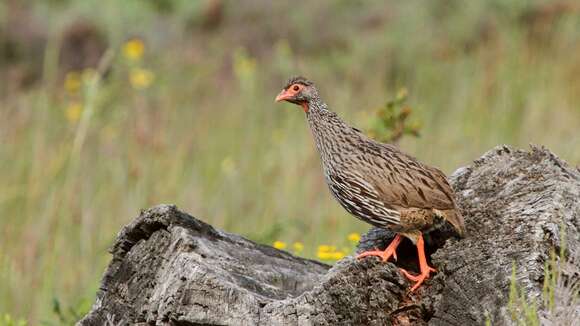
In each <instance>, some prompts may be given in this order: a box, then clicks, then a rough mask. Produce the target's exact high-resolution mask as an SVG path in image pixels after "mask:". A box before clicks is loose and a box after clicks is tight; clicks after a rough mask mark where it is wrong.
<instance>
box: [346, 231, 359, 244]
mask: <svg viewBox="0 0 580 326" xmlns="http://www.w3.org/2000/svg"><path fill="white" fill-rule="evenodd" d="M347 238H348V241H351V242H359V241H360V234H358V233H356V232H353V233H351V234H349V235H348V237H347Z"/></svg>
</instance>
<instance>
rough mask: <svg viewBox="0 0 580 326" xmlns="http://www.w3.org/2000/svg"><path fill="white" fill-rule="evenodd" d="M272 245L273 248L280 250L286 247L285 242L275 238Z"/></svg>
mask: <svg viewBox="0 0 580 326" xmlns="http://www.w3.org/2000/svg"><path fill="white" fill-rule="evenodd" d="M272 246H273V247H274V248H276V249H280V250H282V249H285V248H286V242H283V241H279V240H276V241H274V243H273V244H272Z"/></svg>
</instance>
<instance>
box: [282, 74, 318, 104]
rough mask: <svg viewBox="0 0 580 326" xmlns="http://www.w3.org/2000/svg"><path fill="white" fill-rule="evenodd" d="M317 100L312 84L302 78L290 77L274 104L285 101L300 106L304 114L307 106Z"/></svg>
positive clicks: (316, 92)
mask: <svg viewBox="0 0 580 326" xmlns="http://www.w3.org/2000/svg"><path fill="white" fill-rule="evenodd" d="M316 100H318V91H317V90H316V87H315V86H314V83H313V82H311V81H310V80H308V79H306V78H304V77H300V76H298V77H292V78H290V79H288V82H286V86H284V88H283V89H282V91H281V92H280V94H278V96H276V102H280V101H287V102H290V103H294V104H296V105H300V106H301V107H302V108H303V109H304V112H307V111H308V105H309V104H310V103H312V102H313V101H316Z"/></svg>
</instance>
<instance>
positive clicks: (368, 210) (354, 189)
mask: <svg viewBox="0 0 580 326" xmlns="http://www.w3.org/2000/svg"><path fill="white" fill-rule="evenodd" d="M275 101H276V102H281V101H286V102H289V103H292V104H296V105H298V106H300V107H301V108H302V109H303V110H304V113H305V114H306V120H307V121H308V125H309V127H310V131H311V133H312V136H313V138H314V143H315V145H316V148H317V150H318V153H319V154H320V159H321V162H322V169H323V172H324V178H325V181H326V183H327V185H328V188H329V189H330V192H331V193H332V195H333V197H334V198H335V199H336V200H337V201H338V203H339V204H340V205H341V206H342V207H343V208H344V209H345V210H346V211H347V212H349V213H350V214H351V215H353V216H354V217H356V218H358V219H360V220H362V221H364V222H367V223H369V224H371V225H373V226H375V227H379V228H383V229H387V230H390V231H393V232H395V234H396V235H395V237H394V238H393V240H392V241H391V243H390V244H389V245H388V246H387V248H386V249H385V250H377V249H375V250H369V251H366V252H363V253H361V254H359V255H358V256H357V257H356V258H357V259H362V258H365V257H372V256H376V257H379V258H380V259H381V260H382V261H383V262H387V261H388V260H389V259H391V258H393V259H394V260H395V261H396V260H397V252H396V249H397V247H398V246H399V244H400V243H401V241H402V240H403V239H404V238H407V239H409V240H411V241H412V242H413V244H414V245H415V246H416V248H417V253H418V265H419V274H418V275H414V274H412V273H410V272H408V271H407V270H405V269H400V271H401V273H402V274H403V275H404V276H405V277H407V278H408V279H409V280H411V281H412V282H414V284H413V286H412V287H411V289H410V292H413V291H415V290H416V289H417V288H419V287H420V286H421V284H423V282H424V281H425V280H426V279H428V278H429V275H430V274H431V273H433V272H436V270H435V268H433V267H431V266H429V264H428V262H427V259H426V255H425V242H424V239H423V233H428V232H429V231H431V230H433V229H435V228H438V227H440V226H442V225H444V224H445V223H447V224H450V225H451V229H453V230H454V231H455V235H456V236H457V237H459V238H461V237H464V235H465V225H464V222H463V217H462V215H461V213H460V211H459V209H458V207H457V205H456V202H455V199H454V192H453V190H452V188H451V186H450V185H449V183H448V181H447V177H446V176H445V174H444V173H443V172H442V171H440V170H439V169H437V168H435V167H431V166H429V165H426V164H424V163H422V162H420V161H418V160H417V159H416V158H414V157H413V156H411V155H409V154H406V153H404V152H403V151H401V150H400V149H399V148H398V147H397V146H394V145H392V144H384V143H380V142H377V141H375V140H373V139H371V138H370V137H368V136H366V135H365V134H364V133H362V132H361V131H360V130H359V129H356V128H354V127H351V126H350V125H348V124H347V123H346V122H345V121H344V120H343V119H341V118H340V117H339V116H338V115H337V114H336V113H335V112H333V111H331V110H330V109H329V107H328V105H327V104H326V103H325V102H324V101H323V100H322V98H321V97H320V95H319V93H318V89H317V88H316V86H315V85H314V83H313V82H312V81H310V80H308V79H307V78H305V77H301V76H296V77H291V78H290V79H288V81H287V82H286V84H285V86H284V87H283V89H282V91H281V92H280V93H279V94H278V95H277V96H276V98H275Z"/></svg>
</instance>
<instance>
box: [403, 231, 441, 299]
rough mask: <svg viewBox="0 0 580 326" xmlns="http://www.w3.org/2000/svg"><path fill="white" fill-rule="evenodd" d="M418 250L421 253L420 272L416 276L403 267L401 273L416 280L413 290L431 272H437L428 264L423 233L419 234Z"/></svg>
mask: <svg viewBox="0 0 580 326" xmlns="http://www.w3.org/2000/svg"><path fill="white" fill-rule="evenodd" d="M417 252H418V254H419V269H420V274H419V275H417V276H415V275H412V274H411V273H409V272H407V271H406V270H404V269H402V268H401V273H403V275H405V277H407V278H408V279H410V280H411V281H414V282H416V283H415V285H413V287H412V288H411V292H413V291H415V290H416V289H417V288H418V287H419V286H420V285H421V284H422V283H423V281H425V280H426V279H427V278H429V273H430V272H436V270H435V268H433V267H431V266H429V265H428V264H427V257H425V244H424V243H423V235H422V234H421V235H419V239H417Z"/></svg>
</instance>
